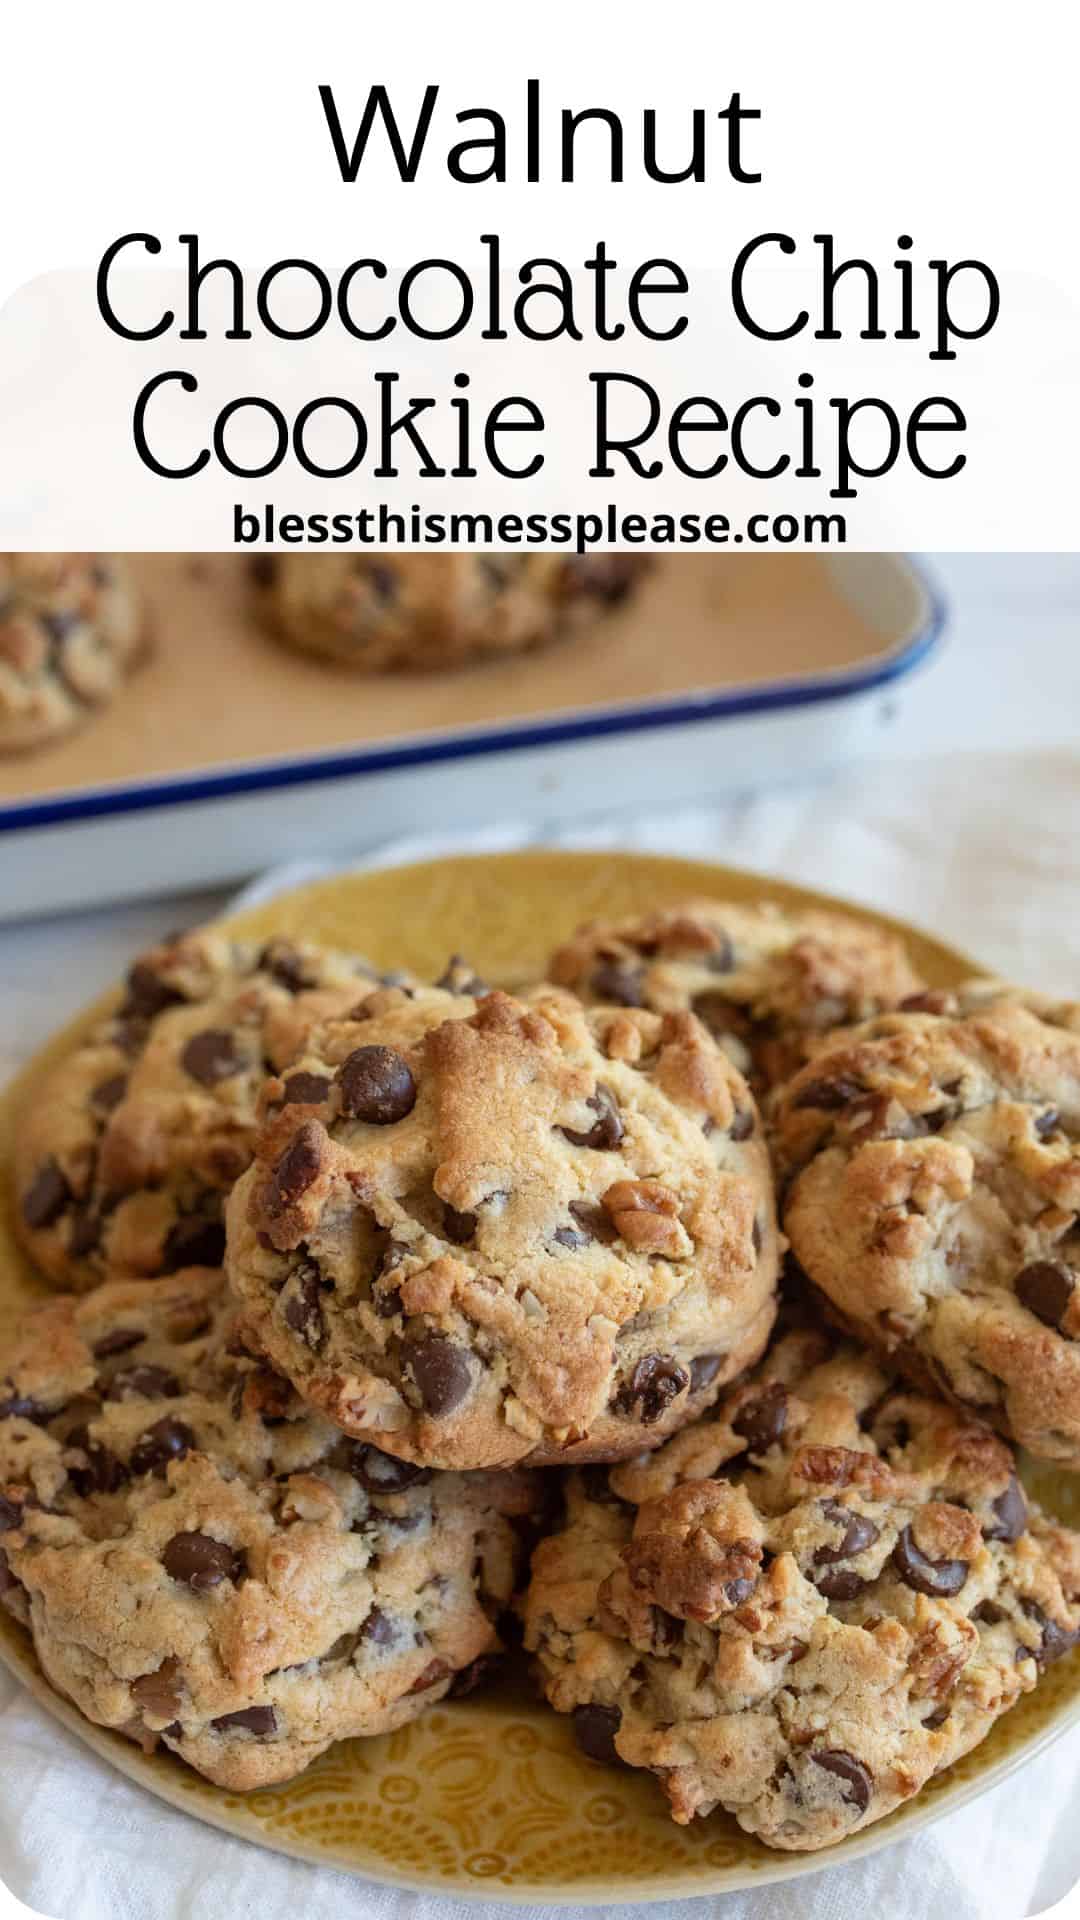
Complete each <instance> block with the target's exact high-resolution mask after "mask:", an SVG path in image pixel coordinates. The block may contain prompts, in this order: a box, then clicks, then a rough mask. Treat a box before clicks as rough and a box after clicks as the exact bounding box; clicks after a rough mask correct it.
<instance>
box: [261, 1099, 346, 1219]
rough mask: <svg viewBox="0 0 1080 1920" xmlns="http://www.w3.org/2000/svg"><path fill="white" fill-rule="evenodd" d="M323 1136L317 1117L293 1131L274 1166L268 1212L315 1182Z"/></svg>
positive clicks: (284, 1205)
mask: <svg viewBox="0 0 1080 1920" xmlns="http://www.w3.org/2000/svg"><path fill="white" fill-rule="evenodd" d="M346 1065H348V1062H346ZM325 1139H326V1129H325V1128H324V1127H322V1126H320V1124H319V1122H318V1121H317V1120H305V1121H304V1124H303V1126H302V1127H301V1128H300V1129H299V1131H298V1132H297V1133H295V1134H294V1135H293V1137H292V1139H291V1140H290V1142H289V1144H288V1146H287V1147H286V1149H285V1151H284V1153H283V1154H282V1155H281V1158H280V1159H279V1161H278V1163H277V1165H276V1167H275V1168H274V1173H273V1180H272V1184H271V1191H270V1197H269V1199H268V1202H267V1206H268V1210H269V1212H270V1213H271V1214H279V1213H284V1212H285V1210H286V1208H288V1207H291V1206H294V1205H295V1203H296V1201H297V1200H299V1199H300V1198H301V1196H302V1195H303V1194H305V1193H306V1192H307V1190H308V1188H309V1187H311V1186H314V1184H315V1182H316V1180H317V1179H318V1177H319V1172H320V1169H321V1167H322V1163H323V1141H324V1140H325Z"/></svg>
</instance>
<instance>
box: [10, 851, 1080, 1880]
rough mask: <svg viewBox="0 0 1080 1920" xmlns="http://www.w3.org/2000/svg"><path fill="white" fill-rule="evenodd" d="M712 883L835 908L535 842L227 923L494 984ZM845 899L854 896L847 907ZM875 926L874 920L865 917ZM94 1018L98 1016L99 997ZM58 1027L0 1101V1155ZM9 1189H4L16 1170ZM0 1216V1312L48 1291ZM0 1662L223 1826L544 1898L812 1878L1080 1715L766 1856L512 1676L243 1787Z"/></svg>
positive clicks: (884, 1840) (125, 1762)
mask: <svg viewBox="0 0 1080 1920" xmlns="http://www.w3.org/2000/svg"><path fill="white" fill-rule="evenodd" d="M693 893H704V894H713V895H715V896H717V897H726V898H729V899H740V900H750V899H756V898H760V897H761V896H762V895H763V894H768V895H769V896H770V897H771V898H773V899H777V900H781V901H789V902H794V903H799V904H808V903H809V904H813V903H817V904H833V903H828V902H822V899H821V896H819V895H815V894H811V893H807V892H804V891H801V890H800V889H799V888H796V887H790V886H785V885H783V884H781V883H780V882H777V881H773V880H769V879H766V878H764V877H762V876H760V875H757V874H747V873H737V872H732V871H729V870H727V869H726V868H723V867H716V866H709V865H705V864H703V863H701V862H689V861H681V860H671V859H663V858H655V857H651V856H646V855H640V856H639V855H633V854H614V855H613V854H588V853H528V854H507V855H500V856H494V857H487V858H468V859H464V858H463V859H454V860H444V861H439V862H437V863H432V864H429V865H425V866H416V867H402V868H395V869H391V870H388V871H384V872H378V873H370V874H355V875H348V876H346V877H344V878H341V879H337V880H331V881H322V882H318V883H317V884H315V885H313V886H310V887H306V888H303V889H301V890H300V891H298V892H296V893H293V894H289V895H287V896H285V897H283V898H281V899H278V900H275V901H273V902H271V903H269V904H267V905H263V906H260V907H258V908H255V909H253V910H251V911H249V912H247V913H244V914H240V915H237V916H236V917H235V918H234V919H233V920H231V921H230V922H229V923H228V924H229V926H230V927H231V928H232V929H234V930H235V931H236V932H238V933H243V934H251V935H256V936H260V937H261V936H263V935H265V934H267V933H269V932H271V931H280V932H285V933H291V934H293V935H297V936H299V935H305V936H307V937H309V938H313V939H322V940H325V941H330V942H337V943H340V944H341V945H343V946H351V947H355V948H358V949H360V950H361V951H363V952H364V953H366V954H367V955H368V957H369V958H370V959H371V960H372V961H374V962H375V964H376V965H379V966H385V967H390V966H405V967H410V968H414V969H416V971H417V972H419V973H421V974H427V975H428V976H429V977H433V976H434V975H435V974H436V973H437V972H439V971H441V969H442V966H443V963H444V962H445V960H446V957H447V955H448V954H449V953H450V952H451V951H455V950H460V951H463V952H465V953H466V954H467V955H468V957H469V959H470V961H471V962H472V963H473V964H474V965H475V966H476V967H478V968H479V970H480V971H481V973H483V974H484V975H485V976H486V977H487V978H488V979H495V980H499V981H502V982H505V983H512V982H514V981H520V980H522V979H524V978H526V977H528V976H529V975H534V976H535V974H536V973H538V972H539V970H540V969H541V967H542V963H543V959H544V956H545V954H546V953H547V952H549V950H550V948H551V946H552V945H553V943H554V942H555V941H556V940H558V939H561V938H562V937H564V936H565V935H566V934H568V933H569V932H570V931H571V929H572V928H573V927H574V926H575V925H576V924H577V922H578V921H580V920H582V919H584V918H587V917H589V916H592V915H605V916H606V915H608V914H612V913H626V912H631V911H634V910H635V909H637V908H640V907H643V906H645V905H646V904H650V903H656V902H657V901H673V900H677V899H680V898H685V897H686V896H687V895H688V894H693ZM853 910H855V911H857V909H853ZM867 917H878V918H880V916H867ZM903 931H905V933H906V934H907V936H908V939H909V942H910V945H911V947H912V950H913V952H914V956H915V959H916V961H917V963H918V965H919V966H921V968H922V970H923V972H924V973H925V974H926V975H927V977H928V978H929V979H930V980H931V981H932V982H933V983H934V984H935V985H943V986H944V985H949V984H950V983H952V982H954V981H956V980H959V979H961V978H963V977H964V976H965V975H966V974H969V973H971V972H973V971H975V970H976V969H975V968H974V967H973V964H972V962H971V961H969V960H967V959H965V958H964V957H963V956H962V955H960V954H958V953H956V952H954V951H952V950H951V949H949V948H947V947H944V946H942V945H941V944H940V943H939V942H938V941H936V940H934V939H932V938H931V937H930V936H928V935H926V934H923V933H919V932H916V931H913V930H911V929H903ZM95 1011H96V1010H95ZM91 1017H94V1016H93V1014H91V1015H88V1016H86V1018H84V1020H83V1021H81V1022H77V1023H76V1024H75V1026H73V1027H71V1028H69V1029H68V1031H67V1032H66V1033H65V1034H63V1035H61V1036H59V1038H58V1040H57V1041H56V1042H54V1043H53V1045H52V1046H51V1047H50V1048H48V1049H47V1050H46V1051H45V1053H44V1054H42V1055H41V1056H39V1058H38V1059H37V1060H36V1061H34V1062H33V1063H32V1064H31V1066H30V1067H29V1068H28V1069H27V1070H26V1072H25V1073H24V1074H23V1075H22V1076H20V1079H19V1081H18V1082H16V1084H15V1085H14V1086H13V1087H11V1088H10V1089H9V1090H8V1092H7V1094H6V1095H5V1096H4V1098H3V1100H2V1102H0V1153H3V1154H4V1155H5V1156H7V1157H10V1144H11V1137H12V1133H13V1129H14V1126H15V1122H16V1116H17V1114H18V1111H19V1105H20V1101H21V1100H22V1098H23V1097H24V1095H25V1092H26V1089H27V1087H28V1086H29V1085H31V1084H32V1083H33V1081H34V1080H35V1079H36V1078H37V1077H38V1076H39V1075H40V1072H41V1069H42V1066H43V1065H44V1064H45V1063H46V1061H48V1060H49V1059H51V1058H53V1057H54V1056H55V1055H56V1054H57V1053H58V1052H60V1051H62V1050H63V1048H64V1047H66V1046H69V1045H70V1044H71V1041H72V1039H73V1037H74V1035H75V1033H77V1031H78V1030H79V1028H80V1027H81V1026H84V1025H85V1024H86V1019H88V1018H91ZM8 1184H9V1183H8ZM6 1204H7V1208H8V1211H7V1212H5V1214H4V1216H3V1217H2V1218H0V1256H2V1258H0V1276H2V1277H0V1307H3V1308H4V1309H6V1310H7V1311H8V1312H10V1310H11V1309H12V1307H13V1306H15V1305H16V1304H17V1303H19V1302H25V1301H26V1300H27V1299H29V1298H32V1297H34V1296H35V1295H36V1294H38V1293H40V1286H39V1284H38V1283H37V1282H36V1281H35V1280H34V1278H33V1276H32V1274H31V1273H30V1272H29V1269H28V1268H27V1267H26V1264H25V1262H23V1261H22V1259H21V1257H20V1256H19V1254H18V1252H17V1250H16V1248H15V1245H14V1240H13V1237H12V1231H11V1220H10V1199H8V1201H7V1203H6ZM1037 1478H1038V1481H1039V1487H1038V1491H1039V1494H1040V1497H1041V1498H1042V1499H1043V1500H1044V1501H1046V1502H1048V1504H1051V1505H1053V1506H1054V1507H1055V1508H1056V1509H1057V1510H1058V1511H1059V1512H1061V1513H1062V1515H1063V1516H1064V1517H1069V1515H1070V1509H1071V1512H1072V1516H1073V1517H1074V1518H1075V1517H1077V1515H1078V1505H1080V1503H1078V1502H1077V1497H1076V1494H1075V1492H1074V1483H1073V1482H1072V1481H1071V1480H1070V1476H1068V1475H1067V1474H1057V1473H1054V1472H1050V1471H1047V1470H1046V1469H1043V1470H1042V1471H1041V1472H1040V1473H1039V1475H1038V1476H1037ZM0 1657H2V1658H3V1660H4V1661H5V1663H6V1664H7V1665H8V1666H9V1667H11V1668H12V1670H13V1671H14V1672H15V1673H16V1674H17V1675H18V1677H19V1679H20V1680H22V1681H23V1683H24V1684H25V1685H26V1686H27V1687H28V1688H29V1689H30V1691H31V1692H32V1693H33V1694H34V1696H35V1698H36V1699H37V1700H39V1701H40V1703H41V1705H42V1706H43V1707H45V1708H46V1710H47V1711H48V1712H49V1713H51V1714H53V1715H54V1716H55V1717H56V1718H57V1719H58V1720H60V1721H62V1722H63V1724H64V1725H65V1726H66V1727H68V1728H69V1729H70V1730H71V1731H72V1732H74V1733H77V1734H78V1735H79V1736H80V1737H81V1738H82V1739H83V1740H85V1741H86V1742H87V1744H88V1745H89V1746H91V1747H93V1748H94V1749H95V1751H96V1752H97V1753H99V1754H101V1755H102V1757H103V1758H105V1759H107V1760H109V1761H111V1762H112V1764H113V1765H114V1766H116V1767H119V1769H120V1770H121V1772H123V1773H125V1774H127V1775H128V1776H129V1778H131V1779H132V1780H136V1781H138V1782H139V1784H140V1785H142V1786H144V1787H146V1788H148V1790H149V1791H150V1792H151V1793H156V1794H158V1795H160V1797H161V1798H162V1799H164V1800H167V1801H169V1802H170V1803H171V1804H172V1805H174V1806H178V1807H182V1808H185V1809H186V1810H187V1811H188V1812H190V1813H192V1814H195V1815H196V1816H197V1817H198V1818H199V1819H202V1820H206V1821H208V1822H210V1823H211V1825H213V1826H217V1827H221V1828H223V1829H224V1830H225V1831H226V1832H229V1833H234V1834H239V1835H240V1836H241V1837H242V1838H244V1839H247V1840H253V1841H255V1842H257V1843H258V1844H260V1845H262V1846H265V1847H272V1848H275V1849H277V1850H279V1851H280V1852H283V1853H290V1854H295V1855H297V1856H299V1857H300V1858H301V1859H305V1860H310V1861H313V1862H315V1863H316V1864H327V1865H333V1866H336V1867H344V1868H346V1869H349V1870H350V1871H352V1872H354V1873H359V1874H366V1875H367V1876H369V1877H370V1878H371V1879H374V1880H382V1881H387V1882H391V1883H394V1884H396V1885H401V1886H408V1887H430V1888H435V1889H438V1890H440V1891H443V1892H447V1893H451V1892H452V1893H458V1894H464V1895H465V1896H466V1897H468V1898H471V1899H473V1900H476V1899H480V1898H483V1897H485V1896H486V1897H488V1898H492V1899H501V1900H515V1901H522V1902H525V1901H529V1902H538V1903H541V1904H547V1905H553V1904H561V1903H568V1902H573V1903H575V1904H578V1905H586V1904H589V1903H591V1902H600V1901H619V1900H632V1901H645V1900H659V1899H661V1898H667V1897H670V1896H672V1895H678V1894H705V1893H723V1892H729V1891H732V1890H733V1889H735V1888H738V1887H745V1886H750V1885H763V1884H765V1883H766V1882H768V1881H770V1880H781V1879H788V1878H791V1877H793V1876H794V1875H796V1874H801V1873H810V1872H813V1871H815V1870H820V1868H821V1867H823V1866H828V1865H830V1864H831V1863H832V1862H840V1861H842V1860H852V1859H854V1858H856V1857H857V1856H858V1855H861V1854H865V1853H869V1852H872V1851H873V1850H874V1849H875V1848H877V1847H882V1846H886V1845H887V1844H888V1843H889V1842H890V1841H893V1840H899V1839H901V1838H907V1837H908V1836H909V1835H910V1834H912V1833H913V1832H914V1831H915V1830H916V1829H917V1828H919V1827H921V1826H923V1825H925V1824H926V1822H927V1821H929V1820H932V1819H936V1818H937V1817H938V1816H939V1815H940V1814H942V1813H945V1812H946V1811H948V1810H950V1809H952V1808H955V1807H958V1806H960V1805H961V1804H962V1803H963V1802H964V1801H966V1800H969V1799H971V1798H972V1797H973V1796H974V1795H975V1794H977V1793H982V1792H984V1791H985V1790H986V1789H987V1788H988V1787H990V1786H992V1785H994V1784H996V1782H997V1781H999V1780H1000V1779H1002V1778H1003V1776H1004V1775H1005V1774H1006V1773H1008V1772H1009V1771H1011V1769H1013V1768H1014V1767H1017V1766H1019V1765H1020V1764H1021V1763H1022V1762H1023V1761H1025V1760H1028V1759H1030V1758H1031V1756H1032V1755H1033V1754H1034V1753H1036V1752H1037V1751H1039V1750H1040V1749H1041V1748H1042V1747H1044V1746H1045V1745H1047V1743H1048V1742H1049V1741H1050V1740H1052V1739H1054V1738H1055V1737H1056V1736H1057V1735H1058V1734H1060V1733H1062V1732H1063V1731H1064V1729H1065V1728H1066V1727H1068V1726H1070V1725H1072V1724H1074V1723H1075V1722H1076V1720H1077V1719H1078V1718H1080V1656H1077V1655H1074V1656H1072V1657H1071V1658H1069V1659H1067V1660H1064V1661H1061V1662H1060V1663H1059V1664H1058V1665H1057V1666H1056V1667H1053V1668H1051V1670H1050V1672H1049V1673H1048V1674H1047V1676H1046V1678H1045V1679H1044V1680H1043V1682H1042V1684H1041V1686H1040V1688H1039V1689H1038V1690H1037V1691H1036V1692H1035V1693H1034V1694H1029V1695H1027V1697H1026V1698H1025V1700H1024V1701H1023V1702H1022V1703H1021V1704H1020V1705H1019V1706H1018V1707H1016V1708H1015V1709H1014V1711H1013V1712H1012V1713H1011V1714H1009V1715H1007V1716H1006V1718H1005V1719H1004V1720H1002V1721H1000V1722H999V1724H998V1726H997V1728H996V1729H995V1731H994V1732H993V1733H992V1734H991V1736H990V1738H989V1739H988V1740H986V1741H985V1742H984V1743H983V1745H982V1746H981V1747H979V1748H978V1749H977V1750H976V1751H975V1753H973V1754H970V1755H969V1756H968V1757H967V1758H966V1759H965V1760H963V1761H961V1762H960V1764H959V1765H958V1766H956V1767H953V1768H952V1769H951V1770H950V1771H949V1772H948V1773H947V1774H943V1775H941V1776H940V1777H939V1778H938V1779H937V1780H934V1781H932V1782H931V1783H930V1785H929V1786H928V1787H927V1788H926V1789H925V1791H924V1792H923V1793H922V1794H920V1795H919V1796H918V1797H917V1798H916V1799H915V1800H914V1801H912V1802H910V1803H909V1804H908V1805H907V1806H906V1807H902V1808H900V1809H899V1810H898V1811H897V1812H896V1813H894V1814H893V1815H891V1817H890V1818H889V1819H888V1820H884V1821H881V1822H880V1823H879V1824H878V1825H876V1826H873V1827H871V1828H869V1829H868V1830H867V1832H866V1833H864V1834H861V1835H858V1836H857V1837H856V1838H854V1839H853V1840H850V1841H847V1842H844V1843H842V1844H841V1845H840V1846H838V1847H834V1848H832V1849H831V1851H830V1852H829V1853H827V1854H825V1855H822V1854H810V1855H805V1854H783V1853H774V1852H770V1851H769V1849H768V1848H766V1847H763V1846H762V1845H760V1844H759V1843H758V1842H757V1841H756V1840H752V1839H750V1838H749V1837H748V1836H747V1835H746V1834H744V1833H743V1832H742V1831H741V1830H740V1828H739V1827H738V1826H737V1825H736V1824H735V1822H734V1820H731V1819H728V1818H727V1817H726V1816H725V1815H723V1814H714V1815H713V1816H712V1817H711V1818H710V1819H708V1820H701V1821H698V1822H697V1823H696V1825H695V1826H693V1827H690V1828H686V1829H684V1828H681V1827H676V1826H674V1825H673V1823H672V1822H671V1821H670V1820H669V1818H668V1816H667V1813H666V1811H665V1803H664V1801H663V1798H662V1796H661V1795H660V1793H659V1792H658V1790H657V1789H656V1787H655V1785H654V1783H653V1782H652V1781H651V1780H650V1779H649V1777H648V1776H647V1775H645V1774H641V1773H631V1772H629V1771H622V1770H619V1769H615V1768H611V1769H608V1768H604V1767H600V1766H597V1765H595V1764H594V1763H593V1762H592V1761H589V1760H586V1759H585V1758H584V1757H583V1756H582V1755H581V1754H580V1753H579V1752H578V1751H577V1748H576V1747H575V1745H574V1742H573V1739H572V1736H571V1733H570V1727H569V1723H568V1722H567V1721H566V1720H565V1719H562V1718H560V1717H559V1716H558V1715H556V1714H554V1713H551V1712H549V1711H547V1710H546V1709H544V1708H542V1707H540V1706H538V1705H537V1704H536V1702H535V1701H534V1700H533V1698H532V1696H531V1694H530V1692H529V1690H528V1687H527V1686H526V1684H525V1683H524V1681H523V1679H522V1678H521V1677H518V1678H515V1679H512V1680H511V1681H510V1682H509V1684H508V1685H507V1686H506V1688H505V1689H504V1690H503V1691H502V1692H501V1693H495V1694H493V1695H490V1696H484V1695H481V1696H480V1697H478V1698H476V1699H474V1700H471V1701H463V1702H460V1703H456V1704H455V1703H450V1704H445V1705H442V1706H439V1707H436V1708H435V1709H434V1711H433V1712H431V1713H429V1714H428V1715H427V1716H426V1718H424V1719H422V1720H420V1721H418V1722H417V1723H416V1724H415V1725H413V1726H411V1727H406V1728H404V1729H403V1730H402V1731H401V1732H399V1733H395V1734H390V1735H386V1736H383V1737H381V1738H379V1739H376V1740H353V1741H348V1742H345V1743H343V1744H342V1745H340V1746H337V1747H335V1748H333V1749H332V1750H331V1751H330V1752H329V1753H328V1754H326V1755H324V1757H323V1759H322V1760H319V1761H316V1763H315V1765H314V1766H313V1767H311V1768H309V1770H308V1772H307V1773H305V1774H302V1775H301V1777H300V1778H299V1779H298V1780H295V1781H293V1782H291V1783H290V1784H289V1785H287V1786H283V1787H276V1788H273V1789H270V1790H268V1791H266V1792H263V1793H255V1794H251V1795H247V1796H240V1795H237V1794H230V1793H226V1792H224V1791H223V1790H222V1789H220V1788H217V1787H212V1786H210V1785H209V1784H208V1783H207V1782H206V1781H204V1780H201V1779H200V1778H199V1777H198V1776H197V1775H196V1774H194V1773H191V1772H189V1771H188V1769H187V1768H186V1767H184V1766H183V1765H182V1764H181V1763H180V1762H179V1761H177V1760H175V1759H173V1758H172V1757H171V1756H170V1755H168V1754H165V1753H161V1754H157V1755H153V1756H149V1757H148V1756H146V1755H144V1754H142V1753H140V1752H139V1750H138V1749H137V1748H136V1747H134V1746H132V1745H131V1744H130V1743H129V1742H127V1741H126V1740H123V1739H121V1738H120V1737H119V1736H118V1735H114V1734H109V1733H106V1732H104V1731H103V1730H102V1729H101V1728H99V1727H93V1726H90V1725H89V1724H88V1723H87V1722H86V1721H84V1720H82V1719H81V1718H80V1717H79V1716H78V1715H77V1714H76V1713H75V1711H74V1709H73V1708H71V1707H69V1706H68V1705H67V1704H66V1702H64V1701H63V1700H61V1699H59V1698H58V1696H57V1695H56V1694H54V1693H53V1692H52V1691H51V1690H50V1688H49V1687H48V1686H47V1685H46V1683H45V1681H44V1680H43V1679H42V1677H41V1675H40V1673H39V1671H38V1669H37V1667H36V1665H35V1663H34V1660H33V1656H32V1654H31V1652H30V1649H29V1645H28V1642H27V1639H26V1637H25V1635H24V1634H22V1632H21V1631H20V1629H19V1628H18V1627H17V1626H16V1625H15V1624H14V1622H12V1621H10V1620H8V1619H7V1618H6V1616H5V1617H4V1619H3V1622H2V1624H0Z"/></svg>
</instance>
